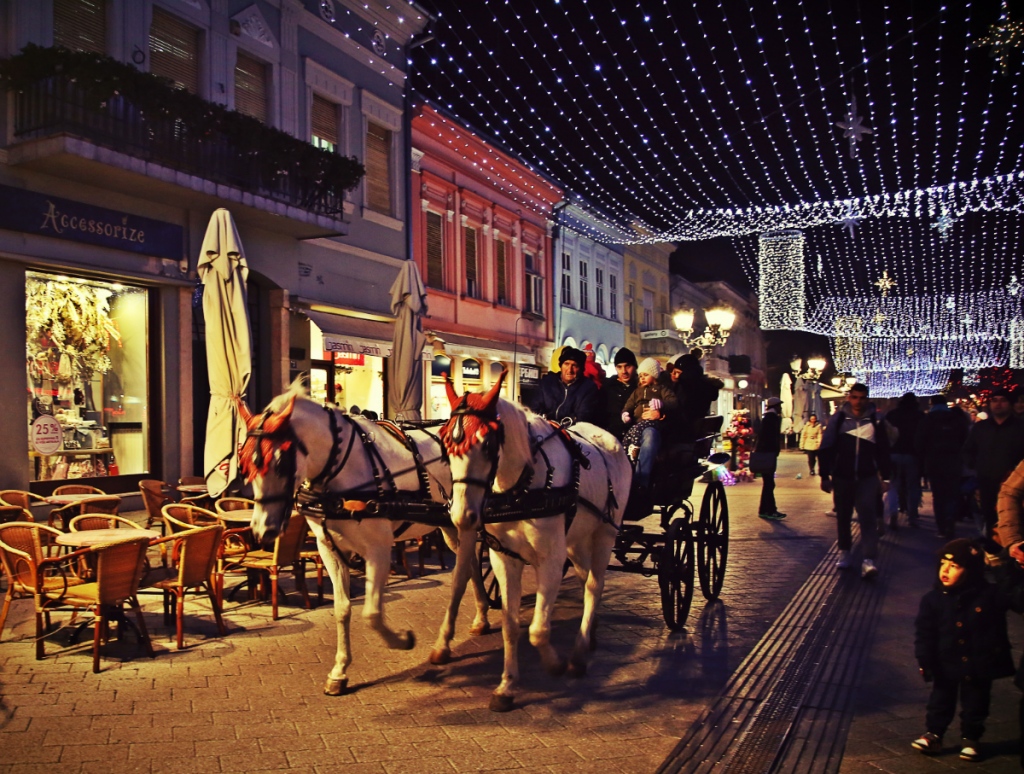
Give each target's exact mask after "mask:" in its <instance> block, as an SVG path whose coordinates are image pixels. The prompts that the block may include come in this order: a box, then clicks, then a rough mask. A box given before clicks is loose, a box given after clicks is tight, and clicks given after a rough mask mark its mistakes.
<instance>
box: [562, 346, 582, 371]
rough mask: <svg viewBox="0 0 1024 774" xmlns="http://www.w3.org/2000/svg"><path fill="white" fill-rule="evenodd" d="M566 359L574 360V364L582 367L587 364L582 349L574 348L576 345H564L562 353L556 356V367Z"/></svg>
mask: <svg viewBox="0 0 1024 774" xmlns="http://www.w3.org/2000/svg"><path fill="white" fill-rule="evenodd" d="M566 360H574V361H576V364H577V365H578V366H579V367H580V368H583V367H584V366H585V365H586V364H587V356H586V355H584V354H583V350H580V349H576V347H564V348H563V349H562V354H561V355H559V356H558V367H559V368H561V367H562V363H564V362H565V361H566Z"/></svg>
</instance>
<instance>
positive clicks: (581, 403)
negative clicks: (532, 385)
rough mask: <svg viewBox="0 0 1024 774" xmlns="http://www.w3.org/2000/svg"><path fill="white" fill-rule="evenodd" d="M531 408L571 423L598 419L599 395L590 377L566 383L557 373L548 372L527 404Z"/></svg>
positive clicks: (541, 413)
mask: <svg viewBox="0 0 1024 774" xmlns="http://www.w3.org/2000/svg"><path fill="white" fill-rule="evenodd" d="M527 405H528V406H529V408H530V410H531V411H533V413H535V414H540V415H542V416H544V417H547V418H548V419H553V420H554V421H556V422H560V421H561V420H563V419H566V418H569V419H571V420H572V421H573V422H593V423H595V424H596V423H598V422H600V420H601V394H600V392H599V391H598V389H597V385H595V384H594V383H593V382H592V381H591V380H590V379H587V378H582V377H581V378H579V379H577V380H576V381H575V382H573V383H572V384H570V385H568V386H566V384H565V383H564V382H563V381H562V377H561V375H560V374H556V373H555V372H553V371H552V372H550V373H547V374H545V375H544V376H543V377H542V378H541V380H540V386H539V387H538V388H537V389H536V390H535V391H534V393H533V395H531V396H530V400H529V402H528V404H527Z"/></svg>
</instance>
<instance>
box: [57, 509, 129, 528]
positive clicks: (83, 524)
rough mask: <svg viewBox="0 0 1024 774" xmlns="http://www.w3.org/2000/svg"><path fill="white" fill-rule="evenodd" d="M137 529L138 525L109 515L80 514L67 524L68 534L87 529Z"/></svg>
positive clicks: (121, 517)
mask: <svg viewBox="0 0 1024 774" xmlns="http://www.w3.org/2000/svg"><path fill="white" fill-rule="evenodd" d="M118 527H123V528H125V529H138V528H139V525H138V524H136V523H135V522H134V521H132V520H131V519H126V518H124V517H123V516H115V515H114V514H109V513H81V514H79V515H78V516H75V517H74V518H73V519H71V521H70V522H68V532H82V531H84V530H87V529H117V528H118Z"/></svg>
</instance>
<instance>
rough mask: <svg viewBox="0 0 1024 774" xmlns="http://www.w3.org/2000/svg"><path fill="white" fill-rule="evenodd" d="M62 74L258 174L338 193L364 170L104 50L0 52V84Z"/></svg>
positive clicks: (90, 93) (93, 96)
mask: <svg viewBox="0 0 1024 774" xmlns="http://www.w3.org/2000/svg"><path fill="white" fill-rule="evenodd" d="M54 77H59V78H66V79H68V80H69V81H70V82H71V83H74V84H75V85H76V86H78V87H79V88H81V89H82V91H83V92H84V93H85V94H86V96H87V97H88V98H89V99H90V100H92V101H94V102H95V105H94V106H95V108H96V109H102V108H103V107H105V106H106V104H107V103H108V102H109V101H111V100H115V99H123V100H127V101H128V102H130V103H131V104H132V105H134V106H135V107H136V108H138V110H139V112H140V113H141V114H142V115H143V116H146V115H149V116H155V117H158V118H163V119H166V120H168V121H173V122H175V123H176V124H178V125H180V126H181V127H182V129H183V130H184V132H185V133H186V134H188V135H191V136H192V137H194V138H199V139H208V140H210V141H211V142H212V141H216V140H220V141H227V142H228V143H230V145H231V146H232V147H233V148H235V149H237V151H238V153H239V154H240V155H242V156H245V157H247V158H249V159H250V160H251V163H252V164H253V165H255V166H256V167H257V168H258V169H259V171H260V174H261V176H262V177H263V179H266V180H272V179H274V178H276V177H279V176H282V175H283V176H289V175H291V176H295V177H296V178H298V179H300V180H308V181H314V182H315V183H316V186H317V188H318V190H320V191H321V192H325V193H330V194H333V195H335V196H336V197H337V198H338V199H339V200H340V199H341V197H342V195H343V194H344V192H345V191H350V190H352V189H353V188H355V187H356V186H357V185H359V181H360V180H362V178H363V175H364V174H365V170H364V168H363V165H362V164H361V163H360V162H359V160H358V159H356V158H355V157H354V156H353V157H349V156H342V155H340V154H337V153H331V152H329V151H325V150H322V149H320V148H317V147H315V146H314V145H312V144H311V143H308V142H303V141H302V140H300V139H298V138H296V137H292V136H291V135H290V134H287V133H286V132H282V131H281V130H279V129H275V128H273V127H271V126H267V125H266V124H264V123H263V122H262V121H259V120H257V119H255V118H252V117H251V116H247V115H243V114H242V113H239V112H237V111H234V110H228V109H227V108H226V107H224V106H223V105H218V104H215V103H213V102H208V101H206V100H205V99H203V98H201V97H198V96H196V95H195V94H191V93H189V92H188V91H186V90H184V89H181V88H177V87H176V86H175V85H174V82H173V81H171V80H170V79H167V78H162V77H160V76H157V75H153V74H152V73H144V72H140V71H139V70H136V69H135V68H134V67H132V66H131V65H129V64H125V63H124V62H120V61H118V60H116V59H112V58H111V57H107V56H100V55H99V54H93V53H89V52H85V51H69V50H68V49H66V48H60V47H54V48H46V47H43V46H37V45H34V44H30V45H28V46H26V47H25V48H23V49H22V50H21V53H19V54H17V55H15V56H12V57H11V58H9V59H4V60H0V88H5V89H7V90H10V91H23V90H25V89H27V88H29V87H31V86H33V85H34V84H37V83H39V82H40V81H43V80H45V79H47V78H54Z"/></svg>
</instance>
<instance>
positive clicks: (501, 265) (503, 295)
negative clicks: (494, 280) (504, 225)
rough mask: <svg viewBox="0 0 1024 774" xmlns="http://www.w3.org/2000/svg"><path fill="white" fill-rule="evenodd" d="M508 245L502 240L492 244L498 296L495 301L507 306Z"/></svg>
mask: <svg viewBox="0 0 1024 774" xmlns="http://www.w3.org/2000/svg"><path fill="white" fill-rule="evenodd" d="M507 251H508V243H507V242H505V241H504V240H502V239H499V240H497V241H496V242H495V243H494V271H495V273H496V274H497V276H498V296H497V298H496V299H495V300H496V301H497V302H498V303H499V304H503V305H504V306H508V305H509V304H508V261H507V255H506V254H507Z"/></svg>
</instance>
